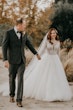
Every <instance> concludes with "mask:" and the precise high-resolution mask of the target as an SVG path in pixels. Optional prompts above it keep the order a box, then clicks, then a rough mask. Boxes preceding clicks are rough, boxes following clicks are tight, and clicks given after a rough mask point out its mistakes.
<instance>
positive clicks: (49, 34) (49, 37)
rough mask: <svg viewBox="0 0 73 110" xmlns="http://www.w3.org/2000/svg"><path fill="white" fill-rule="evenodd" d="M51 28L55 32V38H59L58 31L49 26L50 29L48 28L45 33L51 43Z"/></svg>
mask: <svg viewBox="0 0 73 110" xmlns="http://www.w3.org/2000/svg"><path fill="white" fill-rule="evenodd" d="M53 30H54V31H55V32H56V40H59V36H58V31H57V30H56V29H55V28H50V29H49V32H48V35H47V39H48V40H49V42H50V43H51V44H53V43H52V42H51V31H53Z"/></svg>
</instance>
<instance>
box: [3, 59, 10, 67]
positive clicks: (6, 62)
mask: <svg viewBox="0 0 73 110" xmlns="http://www.w3.org/2000/svg"><path fill="white" fill-rule="evenodd" d="M4 66H5V67H6V68H9V62H8V61H7V60H6V61H4Z"/></svg>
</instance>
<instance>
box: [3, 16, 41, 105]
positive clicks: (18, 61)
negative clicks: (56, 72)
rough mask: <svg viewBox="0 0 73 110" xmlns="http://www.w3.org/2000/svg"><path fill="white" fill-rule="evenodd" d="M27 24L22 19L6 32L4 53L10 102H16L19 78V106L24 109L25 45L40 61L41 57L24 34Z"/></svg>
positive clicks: (17, 100)
mask: <svg viewBox="0 0 73 110" xmlns="http://www.w3.org/2000/svg"><path fill="white" fill-rule="evenodd" d="M25 28H26V22H25V21H23V19H22V18H19V19H17V20H16V24H15V26H14V28H13V29H10V30H8V31H7V32H6V35H5V37H4V39H3V45H2V51H3V60H4V65H5V67H7V68H8V69H9V87H10V102H12V103H13V102H15V100H14V96H15V79H16V75H17V77H18V82H17V85H18V87H17V98H16V102H17V106H18V107H22V97H23V74H24V70H25V62H26V58H25V53H24V47H25V45H26V46H27V47H28V48H29V49H30V50H31V51H32V53H33V54H35V55H36V56H37V58H38V59H39V60H40V59H41V58H40V56H39V55H38V53H37V51H36V50H35V49H34V48H33V46H32V44H31V43H30V41H29V39H28V35H27V34H26V32H25V34H23V31H25Z"/></svg>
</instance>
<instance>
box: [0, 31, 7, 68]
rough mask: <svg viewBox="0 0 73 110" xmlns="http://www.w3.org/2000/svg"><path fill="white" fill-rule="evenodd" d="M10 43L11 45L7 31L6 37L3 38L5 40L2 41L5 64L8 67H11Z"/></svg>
mask: <svg viewBox="0 0 73 110" xmlns="http://www.w3.org/2000/svg"><path fill="white" fill-rule="evenodd" d="M8 45H9V33H8V31H7V32H6V34H5V36H4V38H3V42H2V54H3V61H4V66H5V67H7V68H8V67H9V62H8V59H7V50H8Z"/></svg>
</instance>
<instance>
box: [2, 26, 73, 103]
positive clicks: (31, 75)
mask: <svg viewBox="0 0 73 110" xmlns="http://www.w3.org/2000/svg"><path fill="white" fill-rule="evenodd" d="M57 34H58V32H57V30H56V29H55V28H51V29H50V30H49V32H48V34H47V35H46V36H45V37H44V39H43V41H42V43H41V45H40V47H39V50H38V53H39V54H40V55H41V60H39V61H38V60H37V58H36V56H35V57H34V58H33V59H32V61H31V62H30V63H29V65H28V66H27V68H26V70H25V74H24V91H23V95H24V96H25V98H27V97H30V98H35V99H36V100H43V101H68V100H71V98H72V91H71V89H70V87H69V84H68V81H67V78H66V76H65V71H64V69H63V66H62V63H61V61H60V58H59V51H60V42H59V40H58V35H57ZM7 85H8V82H7V83H5V84H3V85H1V87H0V92H2V93H3V95H8V89H7V87H8V86H7Z"/></svg>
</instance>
